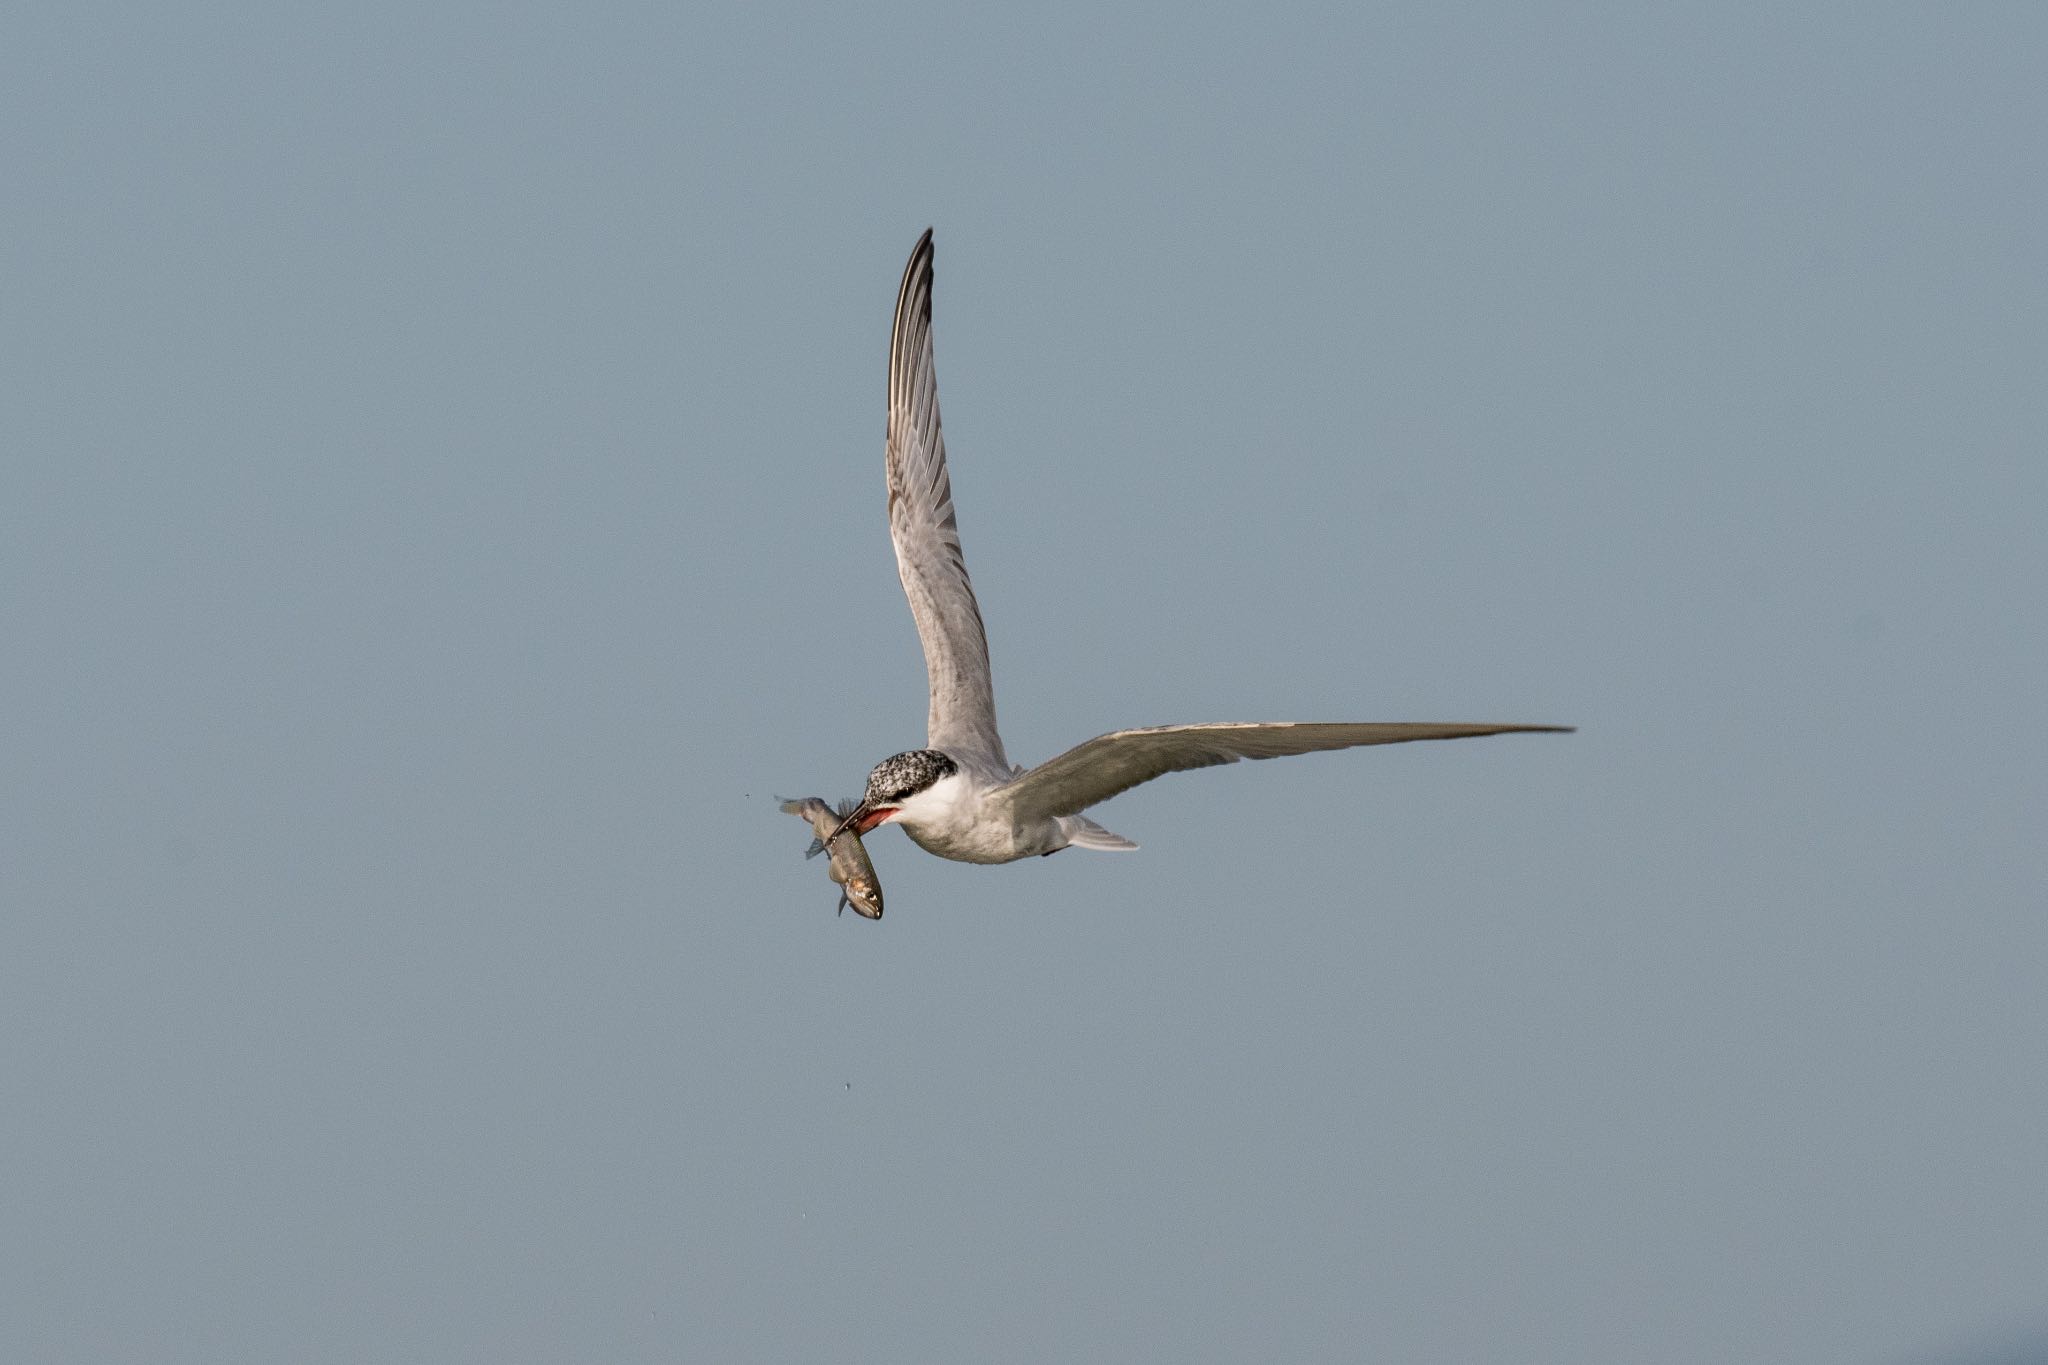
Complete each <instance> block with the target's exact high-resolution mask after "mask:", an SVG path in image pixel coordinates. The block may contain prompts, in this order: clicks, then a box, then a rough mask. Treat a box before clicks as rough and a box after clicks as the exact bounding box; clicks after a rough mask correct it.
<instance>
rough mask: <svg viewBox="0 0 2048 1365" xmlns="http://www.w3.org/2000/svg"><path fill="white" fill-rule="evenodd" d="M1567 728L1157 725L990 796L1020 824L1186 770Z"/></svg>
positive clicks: (1093, 747)
mask: <svg viewBox="0 0 2048 1365" xmlns="http://www.w3.org/2000/svg"><path fill="white" fill-rule="evenodd" d="M1571 728H1572V727H1571V726H1569V725H1439V724H1431V723H1427V722H1414V723H1411V722H1402V721H1389V722H1382V723H1371V722H1355V721H1332V722H1327V723H1325V722H1316V721H1218V722H1215V723H1213V724H1209V725H1155V726H1151V727H1149V728H1147V729H1143V730H1117V731H1114V732H1112V733H1110V734H1106V735H1098V736H1096V737H1095V738H1094V739H1091V740H1089V741H1088V742H1087V743H1085V744H1077V745H1075V746H1074V747H1073V748H1071V749H1069V750H1067V751H1066V752H1065V753H1063V754H1061V755H1060V756H1059V757H1058V758H1055V759H1051V760H1049V761H1047V762H1044V763H1041V764H1039V765H1038V766H1037V767H1035V768H1033V769H1031V770H1030V771H1029V772H1026V773H1024V774H1023V775H1021V776H1019V777H1018V778H1016V779H1015V780H1014V781H1011V782H1008V783H1005V784H1004V785H1003V786H1000V787H998V788H996V789H995V790H994V791H993V792H991V793H989V800H990V803H991V804H992V805H996V806H998V807H1001V806H1007V807H1008V808H1009V810H1010V812H1011V814H1012V815H1013V816H1014V818H1015V819H1017V820H1018V821H1019V822H1020V823H1021V822H1024V821H1030V820H1042V819H1048V818H1051V817H1053V816H1059V815H1075V814H1078V813H1079V812H1081V811H1083V810H1086V809H1087V808H1088V807H1090V806H1092V805H1094V804H1096V803H1097V802H1099V801H1107V800H1108V799H1109V798H1110V797H1112V796H1115V795H1116V794H1117V793H1118V792H1121V791H1128V790H1129V789H1130V788H1132V787H1135V786H1137V785H1138V784H1139V783H1140V782H1150V781H1151V780H1152V779H1153V778H1155V777H1163V776H1165V775H1166V774H1167V773H1176V772H1181V771H1183V770H1184V769H1188V768H1208V767H1213V766H1214V765H1216V764H1218V763H1235V762H1237V761H1238V760H1239V759H1240V758H1281V757H1284V756H1286V755H1288V754H1309V753H1315V752H1317V751H1318V750H1322V749H1352V748H1356V747H1358V746H1359V745H1362V744H1405V743H1407V742H1409V741H1410V740H1417V739H1469V738H1472V737H1474V736H1477V735H1504V734H1511V733H1514V732H1517V731H1524V730H1530V731H1556V732H1569V731H1570V730H1571Z"/></svg>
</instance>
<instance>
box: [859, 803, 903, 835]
mask: <svg viewBox="0 0 2048 1365" xmlns="http://www.w3.org/2000/svg"><path fill="white" fill-rule="evenodd" d="M898 809H900V807H897V806H877V807H875V808H874V809H873V810H867V809H865V808H863V809H861V810H857V811H855V812H854V813H853V820H854V824H853V830H854V833H856V834H866V833H867V832H868V831H869V830H871V829H873V828H875V827H876V826H877V825H880V824H882V823H883V822H884V821H886V820H887V819H888V818H889V817H890V816H892V815H894V814H895V813H896V812H897V810H898Z"/></svg>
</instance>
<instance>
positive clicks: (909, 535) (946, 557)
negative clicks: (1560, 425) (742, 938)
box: [845, 230, 1569, 863]
mask: <svg viewBox="0 0 2048 1365" xmlns="http://www.w3.org/2000/svg"><path fill="white" fill-rule="evenodd" d="M931 290H932V234H931V232H930V231H929V230H927V231H926V232H925V234H924V236H923V237H922V238H920V239H919V240H918V243H917V247H916V249H915V250H914V251H912V252H911V255H910V263H909V265H908V266H906V267H905V268H904V272H903V284H902V287H901V288H900V289H899V290H898V291H897V295H896V319H895V325H894V327H893V329H892V331H891V334H890V341H889V439H888V451H887V460H886V468H887V474H888V487H889V536H890V539H891V540H892V541H893V542H894V544H895V547H896V568H897V572H898V575H899V576H900V577H901V578H902V580H903V593H904V596H905V597H906V598H907V599H908V600H909V602H910V611H911V615H912V616H913V617H915V618H916V621H917V633H918V639H919V641H920V642H921V643H922V645H923V646H924V658H925V673H926V678H927V681H928V683H929V684H930V688H931V712H930V716H929V717H928V721H927V725H926V732H927V739H926V747H924V748H922V749H912V750H907V751H905V752H903V753H900V754H895V755H892V756H891V757H889V758H885V759H883V760H882V761H881V762H880V763H878V764H876V765H875V769H874V771H873V772H872V773H870V774H869V775H868V784H867V791H866V794H865V795H864V796H863V797H862V799H861V802H860V804H859V805H858V806H856V807H855V808H854V810H853V811H852V813H851V814H849V815H848V816H847V817H846V821H845V823H846V824H847V825H850V826H852V827H853V828H854V829H855V830H857V831H859V832H860V833H863V834H865V833H867V832H868V831H869V830H872V829H874V828H875V827H876V826H878V825H882V824H897V825H901V826H902V827H903V831H904V833H906V834H908V835H909V836H910V838H911V840H912V842H914V843H916V844H917V845H918V846H919V847H920V848H922V849H924V850H925V851H926V852H928V853H934V854H937V855H938V856H939V857H941V858H952V859H954V860H956V861H959V862H969V863H1007V862H1013V861H1015V860H1016V859H1019V858H1029V857H1032V856H1034V855H1040V854H1047V853H1057V852H1058V851H1059V850H1061V849H1063V848H1069V847H1074V848H1093V849H1102V850H1127V849H1134V848H1136V847H1137V845H1136V844H1134V843H1132V842H1131V841H1130V840H1128V839H1125V838H1122V837H1121V836H1119V835H1115V834H1111V833H1110V832H1109V831H1108V830H1106V829H1104V828H1103V827H1102V826H1100V825H1098V824H1096V823H1095V822H1094V821H1092V820H1090V819H1088V818H1087V817H1085V816H1083V815H1082V814H1081V812H1082V811H1083V810H1086V809H1087V808H1088V807H1090V806H1093V805H1095V804H1097V803H1098V802H1101V801H1107V800H1108V799H1109V798H1110V797H1112V796H1115V795H1116V794H1117V793H1118V792H1121V791H1125V790H1127V789H1129V788H1131V787H1134V786H1136V785H1137V784H1138V783H1140V782H1147V781H1150V780H1151V779H1153V778H1155V777H1159V776H1162V775H1163V774H1166V773H1170V772H1179V771H1183V770H1185V769H1189V768H1205V767H1210V766H1213V765H1215V764H1221V763H1234V762H1236V761H1238V760H1239V759H1244V758H1278V757H1281V756H1283V755H1287V754H1305V753H1314V752H1317V751H1320V750H1326V749H1349V748H1354V747H1356V746H1359V745H1367V744H1399V743H1403V742H1406V741H1409V740H1422V739H1461V738H1466V737H1470V736H1477V735H1497V734H1505V733H1508V732H1510V731H1517V730H1565V729H1568V728H1569V727H1567V726H1560V725H1481V724H1434V723H1406V722H1398V723H1388V722H1351V721H1339V722H1327V723H1325V722H1307V723H1299V722H1290V721H1276V722H1265V721H1224V722H1219V723H1214V724H1203V725H1161V726H1152V727H1149V728H1145V729H1135V730H1117V731H1113V732H1111V733H1110V734H1106V735H1099V736H1097V737H1096V738H1094V739H1091V740H1089V741H1087V742H1086V743H1084V744H1079V745H1076V746H1075V747H1074V748H1072V749H1069V750H1068V751H1067V752H1065V753H1064V754H1061V755H1060V756H1059V757H1057V758H1054V759H1052V760H1050V761H1048V762H1045V763H1041V764H1039V765H1038V766H1037V767H1035V768H1029V769H1026V768H1019V767H1014V766H1012V765H1011V763H1010V761H1009V759H1008V757H1007V756H1006V755H1005V754H1004V752H1003V741H1002V738H1001V736H1000V735H998V734H997V732H996V709H995V689H994V685H993V683H992V681H991V678H990V671H989V660H988V639H987V635H986V633H985V632H984V630H983V627H982V622H981V608H980V607H979V605H978V604H977V603H976V601H975V598H974V587H973V585H972V583H970V582H969V580H968V577H967V561H966V559H965V557H964V556H963V555H962V553H961V549H960V530H959V524H958V522H957V520H956V518H955V516H954V512H953V487H952V480H951V477H950V476H949V475H948V473H947V470H946V444H945V438H944V436H943V435H942V433H941V430H940V425H939V393H938V379H937V376H936V373H935V372H934V370H933V366H932V338H931Z"/></svg>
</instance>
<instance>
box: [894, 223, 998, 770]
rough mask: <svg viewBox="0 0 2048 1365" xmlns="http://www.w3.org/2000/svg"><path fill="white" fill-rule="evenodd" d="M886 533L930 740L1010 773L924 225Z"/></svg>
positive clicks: (900, 307) (900, 343)
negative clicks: (945, 420)
mask: <svg viewBox="0 0 2048 1365" xmlns="http://www.w3.org/2000/svg"><path fill="white" fill-rule="evenodd" d="M888 470H889V538H890V539H891V540H893V541H894V542H895V544H896V572H897V574H898V575H899V576H900V577H901V578H902V579H903V595H904V596H905V597H907V598H909V599H910V614H911V615H912V616H913V617H915V618H916V620H917V634H918V639H919V640H921V641H922V642H923V644H924V667H925V674H926V676H927V678H928V680H929V681H930V683H931V697H932V705H931V716H930V719H929V721H928V723H927V736H928V742H929V743H930V745H931V747H932V748H934V749H946V750H950V751H952V752H954V753H956V754H958V753H966V754H971V755H975V756H978V757H980V758H982V759H984V760H986V761H987V762H989V763H992V764H994V765H995V766H996V767H997V768H998V769H1007V768H1008V767H1009V763H1008V761H1007V760H1006V759H1005V758H1004V757H1003V741H1002V739H1001V737H999V736H998V735H997V734H996V699H995V689H994V687H993V686H992V685H991V683H990V681H989V669H988V636H987V634H986V633H985V632H984V631H983V630H982V625H981V608H980V607H979V606H977V605H976V604H975V601H974V585H973V584H971V583H969V582H968V581H967V561H966V560H965V559H964V558H963V557H962V556H961V553H960V527H959V525H958V524H957V523H956V522H955V520H954V517H953V484H952V480H951V479H950V478H948V477H947V474H946V440H945V437H944V436H943V435H942V434H941V433H940V430H939V382H938V377H937V375H936V374H935V373H934V372H933V369H932V234H931V229H929V228H927V229H925V234H924V236H922V237H920V238H918V240H917V249H916V250H914V251H912V252H911V253H910V264H909V265H907V266H905V267H904V270H903V286H902V288H901V289H900V290H898V291H897V294H896V326H895V330H894V332H893V333H892V334H891V336H890V339H889V449H888Z"/></svg>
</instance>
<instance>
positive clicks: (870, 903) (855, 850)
mask: <svg viewBox="0 0 2048 1365" xmlns="http://www.w3.org/2000/svg"><path fill="white" fill-rule="evenodd" d="M853 807H854V803H853V802H851V801H842V802H840V803H839V809H837V810H834V809H832V807H830V806H828V805H826V804H825V802H824V799H823V798H821V797H816V796H806V797H805V798H804V799H803V800H801V801H784V802H783V803H782V810H783V813H784V814H785V815H796V816H801V817H802V818H803V819H806V820H808V821H810V822H811V832H812V833H814V834H816V835H817V836H818V837H817V838H815V839H813V840H811V846H810V848H808V849H806V850H805V852H804V856H805V857H806V858H815V857H817V856H818V855H819V854H820V853H823V852H824V851H825V849H826V848H827V846H828V845H829V846H830V848H831V850H832V865H831V868H830V873H829V875H830V876H831V878H832V880H833V881H834V882H835V883H837V884H838V886H839V910H840V913H842V914H844V913H845V911H846V907H847V906H849V905H850V906H852V907H853V912H854V913H855V914H857V915H865V916H866V917H867V918H869V919H880V918H881V917H882V883H881V879H880V878H878V877H876V876H875V865H874V864H873V863H871V862H869V861H868V851H867V849H866V847H864V846H863V845H862V844H861V841H860V835H858V834H856V833H854V832H853V831H852V830H850V829H840V828H839V827H840V826H841V825H842V824H844V823H845V821H846V817H847V816H848V815H850V814H852V813H853ZM834 830H838V831H839V832H838V833H837V834H836V835H835V834H834V833H833V831H834Z"/></svg>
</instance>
